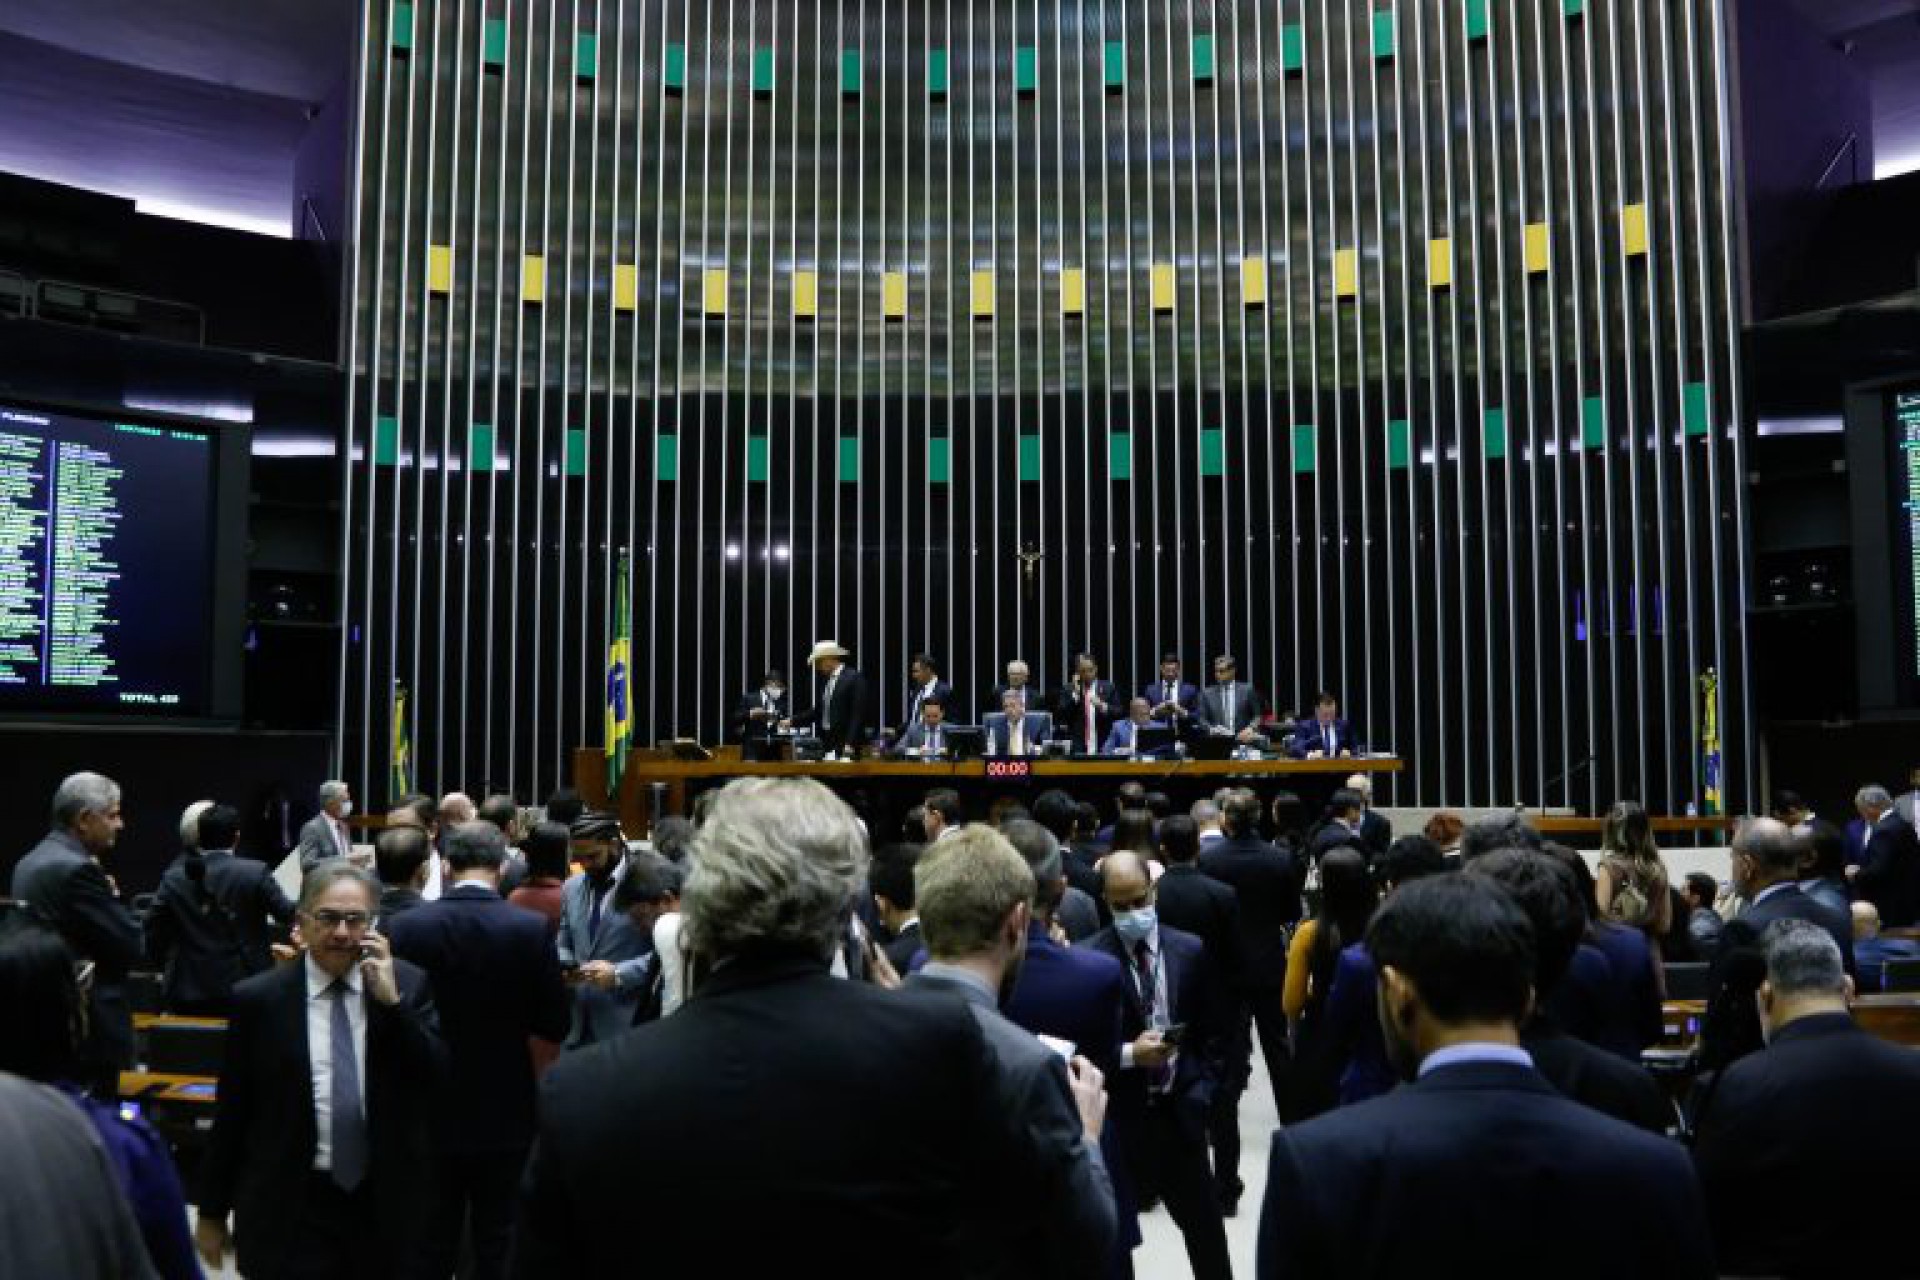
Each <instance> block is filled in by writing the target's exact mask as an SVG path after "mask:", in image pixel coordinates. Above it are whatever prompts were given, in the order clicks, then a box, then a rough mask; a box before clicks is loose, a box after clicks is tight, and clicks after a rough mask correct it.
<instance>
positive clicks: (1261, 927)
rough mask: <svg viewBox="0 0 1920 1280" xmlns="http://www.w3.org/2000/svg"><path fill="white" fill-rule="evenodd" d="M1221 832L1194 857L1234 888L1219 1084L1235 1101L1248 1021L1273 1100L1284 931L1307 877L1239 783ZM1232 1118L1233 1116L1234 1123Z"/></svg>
mask: <svg viewBox="0 0 1920 1280" xmlns="http://www.w3.org/2000/svg"><path fill="white" fill-rule="evenodd" d="M1221 824H1222V827H1223V828H1224V829H1225V831H1226V833H1227V834H1226V835H1225V837H1223V838H1222V839H1219V840H1216V841H1214V842H1213V845H1212V847H1211V848H1208V849H1207V850H1205V851H1204V852H1202V853H1201V855H1200V870H1202V871H1203V872H1205V873H1206V874H1207V875H1210V876H1212V877H1213V878H1214V879H1215V880H1218V881H1220V882H1221V883H1222V884H1224V885H1226V886H1227V887H1228V888H1230V889H1232V890H1233V896H1234V898H1235V900H1236V901H1237V902H1238V903H1239V906H1240V963H1239V966H1238V968H1237V971H1236V972H1237V974H1238V977H1239V989H1238V998H1239V999H1238V1003H1239V1009H1238V1011H1237V1012H1236V1014H1235V1015H1234V1017H1233V1020H1232V1039H1231V1041H1230V1045H1229V1048H1228V1051H1227V1053H1228V1057H1227V1071H1226V1078H1225V1081H1224V1085H1225V1088H1226V1089H1227V1091H1228V1092H1229V1094H1230V1096H1231V1097H1232V1098H1233V1105H1234V1107H1235V1108H1236V1114H1237V1108H1238V1107H1239V1104H1240V1095H1241V1094H1242V1093H1243V1092H1245V1090H1246V1087H1247V1079H1248V1062H1249V1059H1250V1056H1251V1054H1252V1052H1253V1046H1252V1041H1251V1039H1250V1037H1249V1035H1248V1029H1249V1023H1251V1024H1252V1027H1253V1028H1255V1029H1257V1030H1258V1033H1259V1036H1260V1051H1261V1053H1262V1054H1264V1055H1265V1056H1266V1059H1267V1071H1268V1074H1269V1075H1270V1076H1271V1077H1272V1079H1273V1083H1274V1105H1275V1106H1276V1107H1277V1106H1278V1105H1279V1102H1280V1096H1279V1086H1280V1083H1281V1081H1283V1080H1284V1079H1285V1078H1286V1070H1287V1063H1288V1061H1289V1057H1290V1055H1289V1054H1288V1051H1287V1016H1286V1012H1285V1010H1284V1009H1283V1008H1282V1007H1281V992H1282V988H1284V987H1285V985H1286V981H1287V931H1288V930H1289V929H1290V928H1292V927H1293V926H1294V925H1295V924H1298V923H1299V921H1300V889H1301V885H1302V883H1303V881H1304V879H1305V876H1304V873H1303V872H1302V870H1301V867H1300V860H1299V859H1298V858H1297V857H1295V856H1294V853H1293V851H1292V850H1291V849H1288V848H1286V847H1284V846H1281V845H1271V844H1268V843H1267V842H1266V841H1264V840H1262V839H1261V838H1260V832H1259V826H1260V797H1258V796H1256V795H1255V794H1254V793H1253V792H1251V791H1249V790H1247V789H1246V788H1244V787H1242V788H1239V789H1236V790H1234V791H1231V792H1229V793H1228V794H1227V797H1226V801H1225V803H1224V804H1223V805H1222V808H1221ZM1236 1123H1238V1121H1236Z"/></svg>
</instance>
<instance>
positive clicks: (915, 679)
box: [729, 640, 1364, 760]
mask: <svg viewBox="0 0 1920 1280" xmlns="http://www.w3.org/2000/svg"><path fill="white" fill-rule="evenodd" d="M852 656H853V655H852V654H851V653H850V652H849V651H848V650H847V649H846V648H845V647H844V646H842V645H840V644H838V643H836V642H834V641H832V640H822V641H820V642H819V643H818V644H816V645H814V647H813V649H812V651H811V652H809V653H808V655H807V664H808V665H809V666H810V667H811V668H813V670H814V671H815V673H816V674H817V675H818V676H819V677H820V680H821V685H820V690H819V695H818V697H817V698H816V699H815V702H814V705H813V706H812V707H810V708H808V709H807V710H805V711H801V712H798V713H796V712H795V711H794V710H793V705H792V694H791V691H790V690H789V689H788V687H787V681H786V677H785V676H784V675H783V674H782V673H781V672H780V671H778V670H777V669H769V670H768V671H767V672H766V673H765V674H764V675H763V677H762V678H761V682H760V685H759V687H758V688H755V689H752V690H749V691H748V692H747V693H745V694H742V695H741V697H740V699H739V701H738V703H737V704H736V705H735V707H734V711H733V716H732V719H731V722H730V726H729V727H730V731H731V733H732V735H733V737H734V739H735V740H736V741H738V742H739V743H741V745H742V750H743V753H744V754H745V756H746V758H748V759H759V758H762V757H763V756H765V755H766V754H767V753H768V752H769V751H771V750H772V743H773V742H774V741H775V740H776V738H777V737H778V736H779V735H780V734H782V733H790V734H805V735H809V736H811V738H812V740H813V742H814V743H815V744H817V746H818V749H819V750H821V751H823V752H824V753H826V754H827V755H829V756H838V755H851V754H857V753H859V752H861V751H865V750H870V749H875V750H879V751H882V752H885V753H888V754H891V755H894V756H901V757H912V758H927V759H932V758H938V757H941V756H944V755H947V754H949V751H950V746H949V738H950V737H951V736H952V735H951V732H950V731H951V730H952V729H954V728H956V727H959V726H966V727H968V728H973V727H977V728H978V729H979V730H980V731H981V739H980V741H981V747H980V749H981V750H982V751H983V752H984V753H985V754H987V755H991V756H1025V755H1040V754H1043V753H1044V752H1046V751H1047V750H1049V749H1053V750H1058V751H1063V752H1067V753H1070V754H1073V755H1105V756H1142V757H1157V756H1171V755H1174V754H1177V753H1178V752H1180V751H1181V750H1183V749H1184V744H1186V743H1188V742H1191V741H1193V740H1195V739H1196V738H1197V739H1215V740H1219V742H1220V744H1221V745H1223V746H1226V747H1228V748H1229V749H1237V750H1241V751H1246V752H1253V751H1259V752H1263V753H1272V754H1277V755H1285V756H1290V757H1292V758H1295V759H1303V760H1304V759H1320V758H1326V759H1340V758H1345V757H1353V756H1357V755H1360V754H1362V753H1363V752H1364V747H1363V746H1362V744H1361V742H1360V741H1359V739H1358V738H1357V737H1356V736H1355V731H1354V728H1353V726H1352V724H1350V723H1349V722H1348V721H1347V720H1346V719H1345V718H1343V717H1342V716H1341V715H1340V703H1339V699H1338V698H1337V697H1336V696H1335V695H1333V694H1331V693H1326V692H1322V693H1319V694H1316V695H1315V697H1314V699H1313V708H1312V711H1311V713H1309V714H1303V715H1301V716H1299V717H1295V716H1294V715H1293V714H1291V713H1289V712H1287V711H1286V710H1285V709H1284V708H1281V707H1276V706H1274V705H1272V703H1271V702H1270V701H1269V700H1268V699H1267V698H1265V697H1263V696H1262V695H1261V693H1260V691H1259V690H1258V689H1256V688H1255V687H1254V686H1253V685H1252V684H1250V683H1248V682H1247V681H1245V680H1243V679H1241V678H1240V673H1239V663H1238V661H1237V659H1235V658H1234V657H1233V656H1232V655H1231V654H1221V655H1218V656H1217V657H1215V658H1214V659H1213V662H1212V668H1211V669H1212V672H1213V679H1212V681H1211V682H1210V683H1208V684H1206V685H1204V686H1201V685H1195V684H1193V683H1192V682H1190V681H1189V680H1187V679H1186V678H1185V676H1184V675H1183V673H1182V667H1181V662H1180V656H1179V655H1178V654H1176V653H1167V654H1163V655H1161V658H1160V662H1159V665H1158V667H1157V668H1156V670H1155V674H1154V677H1153V678H1152V679H1150V680H1146V681H1143V682H1142V683H1141V685H1140V688H1139V691H1138V692H1137V693H1136V694H1134V695H1132V696H1131V697H1129V696H1127V695H1126V694H1124V693H1123V692H1122V691H1121V690H1120V689H1119V687H1118V686H1116V685H1115V684H1114V683H1113V681H1111V680H1109V679H1107V678H1106V677H1104V676H1103V675H1101V673H1100V662H1099V659H1098V658H1096V657H1095V656H1094V655H1092V654H1090V653H1079V654H1075V655H1074V657H1073V660H1072V661H1071V662H1070V663H1069V664H1068V672H1069V674H1068V678H1067V680H1066V681H1065V682H1064V683H1063V684H1062V685H1061V687H1060V688H1059V689H1057V690H1054V691H1052V692H1049V691H1048V690H1046V689H1043V688H1041V687H1040V686H1039V685H1037V684H1035V683H1034V682H1033V680H1032V674H1031V668H1030V667H1029V666H1028V665H1027V663H1026V662H1025V661H1023V660H1021V659H1018V658H1016V659H1014V660H1013V661H1011V662H1009V663H1007V665H1006V682H1005V683H1004V684H998V685H995V686H994V687H993V689H992V691H991V692H990V693H989V695H988V696H987V698H986V700H985V702H984V703H983V704H982V705H981V707H980V708H979V719H978V721H977V726H976V722H974V721H973V720H972V719H971V718H970V717H969V715H968V713H967V710H966V709H965V708H964V707H963V705H962V704H961V702H960V700H959V699H958V697H957V696H956V695H955V693H954V689H953V684H952V682H951V681H949V680H948V679H947V678H946V677H945V676H944V675H943V674H942V673H941V669H940V663H939V660H938V659H936V658H935V657H934V656H933V655H932V654H929V653H916V654H914V655H913V657H912V659H911V660H910V661H909V662H908V664H907V687H906V693H905V697H904V700H903V701H902V703H901V710H900V717H899V719H898V720H889V719H888V718H887V711H886V709H885V708H882V707H880V706H879V705H878V703H877V699H876V698H875V696H874V693H873V690H872V686H871V684H870V682H869V681H868V679H867V677H866V676H865V675H863V674H862V673H861V672H860V671H859V670H857V669H856V668H855V667H854V666H853V665H852V663H851V658H852ZM1142 730H1149V731H1152V732H1149V733H1146V734H1144V735H1143V734H1142V732H1141V731H1142Z"/></svg>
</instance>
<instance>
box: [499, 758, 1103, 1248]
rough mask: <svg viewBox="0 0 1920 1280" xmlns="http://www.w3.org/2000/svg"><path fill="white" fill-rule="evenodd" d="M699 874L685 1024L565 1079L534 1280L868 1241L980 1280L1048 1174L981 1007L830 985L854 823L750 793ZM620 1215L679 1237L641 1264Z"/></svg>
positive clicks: (536, 1183)
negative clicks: (976, 1245)
mask: <svg viewBox="0 0 1920 1280" xmlns="http://www.w3.org/2000/svg"><path fill="white" fill-rule="evenodd" d="M689 862H690V870H689V873H688V876H687V881H686V884H685V886H684V888H683V890H682V893H681V899H680V901H681V910H682V911H683V912H684V914H685V924H684V928H685V930H686V934H687V940H688V943H689V945H690V947H691V950H692V955H693V960H694V963H695V965H696V966H697V967H698V968H699V969H700V970H702V971H704V973H705V975H706V976H705V978H704V980H703V981H702V982H701V983H700V984H699V985H698V986H697V987H696V988H695V990H694V993H693V995H692V996H691V998H689V999H688V1000H687V1002H686V1003H685V1004H684V1005H682V1006H681V1008H680V1010H679V1012H677V1013H675V1014H674V1016H673V1017H671V1018H664V1019H661V1020H659V1021H657V1022H649V1023H647V1024H645V1025H643V1026H640V1027H636V1028H634V1029H633V1030H632V1031H630V1032H627V1033H626V1034H623V1035H620V1036H617V1037H614V1038H612V1039H609V1040H606V1041H604V1042H602V1043H599V1044H596V1045H593V1046H590V1047H588V1048H585V1049H581V1050H579V1051H577V1052H575V1053H572V1054H569V1055H567V1056H565V1057H563V1058H562V1059H561V1060H560V1061H559V1062H558V1063H557V1064H556V1065H555V1066H554V1068H553V1070H552V1071H551V1072H549V1073H548V1075H547V1077H546V1081H545V1083H544V1085H543V1087H542V1096H541V1106H540V1127H539V1135H538V1139H537V1143H536V1145H535V1148H534V1152H533V1156H532V1159H531V1160H530V1162H529V1164H528V1168H527V1174H526V1178H525V1180H524V1183H523V1187H522V1195H521V1205H520V1213H519V1222H518V1227H517V1232H516V1242H515V1256H514V1263H513V1272H514V1274H515V1275H518V1276H524V1277H529V1278H531V1277H545V1276H557V1275H594V1274H604V1275H623V1274H626V1273H627V1272H629V1271H631V1270H632V1268H633V1265H634V1260H635V1257H636V1256H637V1255H636V1254H635V1253H634V1250H635V1248H636V1247H638V1248H640V1249H641V1250H642V1251H643V1256H644V1258H645V1265H646V1269H647V1273H648V1274H649V1275H652V1276H695V1275H700V1276H705V1275H776V1274H777V1275H826V1274H836V1273H838V1272H840V1271H843V1270H845V1268H846V1265H847V1260H848V1257H849V1254H848V1252H847V1251H848V1249H849V1248H850V1247H854V1246H853V1245H852V1244H851V1243H850V1242H856V1241H857V1242H858V1245H857V1248H858V1250H859V1252H860V1253H861V1254H862V1255H863V1256H871V1257H912V1258H913V1259H915V1263H916V1267H917V1269H918V1270H919V1271H920V1272H921V1274H922V1275H931V1276H958V1275H962V1274H966V1275H973V1274H978V1272H977V1270H974V1269H971V1268H972V1263H973V1261H974V1260H976V1258H977V1255H975V1254H974V1253H973V1251H972V1249H971V1247H970V1246H969V1244H968V1242H969V1241H972V1240H975V1239H977V1238H978V1237H979V1234H980V1233H981V1232H982V1231H983V1230H985V1229H986V1226H987V1224H986V1223H985V1222H984V1221H983V1215H984V1214H985V1213H988V1212H992V1213H996V1214H998V1213H1015V1212H1019V1211H1021V1210H1022V1209H1024V1208H1025V1206H1019V1205H1016V1204H1013V1203H1010V1202H1011V1200H1012V1199H1013V1197H1012V1194H1011V1193H1010V1192H1009V1190H1008V1188H1011V1187H1017V1186H1022V1185H1029V1184H1030V1183H1031V1182H1032V1181H1033V1178H1034V1177H1035V1176H1036V1175H1035V1172H1034V1171H1032V1170H1028V1169H1026V1168H1024V1164H1025V1163H1026V1162H1029V1161H1031V1160H1032V1159H1033V1156H1032V1155H1031V1154H1030V1150H1029V1148H1028V1147H1027V1146H1025V1145H1023V1144H1022V1143H1021V1141H1020V1140H1019V1139H1020V1135H1018V1134H1016V1133H1014V1132H1012V1128H1013V1126H1011V1125H1010V1124H1009V1123H1008V1121H1007V1118H1006V1117H1005V1116H1004V1115H1003V1114H1000V1113H999V1109H998V1105H997V1099H998V1097H999V1094H998V1092H997V1086H998V1084H999V1083H1000V1077H999V1074H998V1069H997V1062H996V1059H995V1057H994V1055H993V1053H992V1051H991V1049H990V1048H989V1047H988V1044H987V1042H986V1040H985V1038H984V1036H983V1034H982V1031H981V1028H980V1024H979V1023H978V1022H977V1021H976V1020H975V1019H974V1017H973V1015H972V1014H971V1013H970V1012H969V1010H968V1007H967V1005H966V1003H965V1002H964V1001H962V1000H960V999H958V998H955V997H953V996H949V995H937V994H923V995H921V996H919V997H917V998H916V997H914V996H910V995H907V994H903V993H898V992H890V991H886V990H883V989H881V988H879V987H876V986H873V985H870V984H868V983H864V982H842V981H838V980H836V979H834V978H833V977H831V976H830V974H829V965H830V962H831V958H832V955H833V953H834V950H835V948H836V946H837V945H838V942H839V939H840V937H841V934H842V930H843V928H844V926H845V922H846V920H847V917H848V914H849V913H850V912H851V910H852V908H853V895H854V893H855V891H856V887H857V885H858V884H859V882H860V877H861V874H862V872H863V871H864V869H865V866H866V863H867V844H866V837H865V835H864V834H863V833H862V831H861V828H860V824H859V822H858V821H857V820H856V819H855V818H854V816H853V813H852V811H851V810H849V809H848V808H847V807H846V805H844V804H843V803H841V802H840V800H838V799H837V798H836V797H835V796H834V795H833V794H832V793H831V792H830V791H828V790H827V789H826V788H825V787H823V786H821V785H820V784H819V783H817V782H813V781H810V780H805V779H790V778H757V779H741V780H739V781H735V782H732V783H729V784H728V785H727V786H726V787H724V788H723V789H721V790H720V791H719V792H718V793H716V794H715V796H714V800H713V804H712V807H711V809H710V810H709V812H708V814H707V817H706V820H705V821H704V822H703V823H702V824H701V826H700V829H699V833H698V835H697V836H696V837H695V838H694V842H693V848H692V851H691V853H690V855H689ZM616 1188H617V1190H618V1195H617V1204H616V1203H615V1202H614V1201H610V1200H609V1199H608V1198H607V1197H608V1196H609V1195H613V1194H614V1189H616ZM610 1205H612V1206H613V1208H614V1211H615V1212H621V1211H623V1207H624V1211H628V1212H631V1211H633V1210H634V1209H635V1208H636V1207H637V1208H638V1211H640V1212H642V1213H643V1214H644V1215H645V1220H646V1221H647V1222H650V1223H656V1224H662V1226H663V1229H661V1230H658V1231H654V1230H647V1231H645V1233H644V1235H645V1240H644V1244H641V1245H638V1246H636V1244H635V1240H636V1238H637V1237H635V1236H634V1235H633V1234H632V1233H631V1232H628V1231H620V1230H613V1231H610V1230H608V1229H607V1225H608V1218H607V1214H608V1212H609V1206H610ZM1092 1261H1094V1262H1095V1264H1096V1265H1098V1264H1099V1263H1100V1262H1103V1261H1104V1260H1103V1259H1094V1260H1092ZM1021 1265H1023V1260H1021V1259H1008V1260H1007V1261H1006V1266H1007V1268H1008V1269H1009V1274H1013V1273H1017V1271H1018V1268H1019V1267H1020V1266H1021Z"/></svg>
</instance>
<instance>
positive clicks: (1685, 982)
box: [1667, 962, 1712, 1000]
mask: <svg viewBox="0 0 1920 1280" xmlns="http://www.w3.org/2000/svg"><path fill="white" fill-rule="evenodd" d="M1711 967H1712V966H1710V965H1708V964H1705V963H1704V962H1702V963H1687V964H1670V965H1668V966H1667V999H1669V1000H1705V999H1706V998H1707V997H1708V996H1710V995H1711V994H1712V992H1711V991H1710V990H1709V989H1708V987H1709V981H1708V971H1709V970H1710V969H1711Z"/></svg>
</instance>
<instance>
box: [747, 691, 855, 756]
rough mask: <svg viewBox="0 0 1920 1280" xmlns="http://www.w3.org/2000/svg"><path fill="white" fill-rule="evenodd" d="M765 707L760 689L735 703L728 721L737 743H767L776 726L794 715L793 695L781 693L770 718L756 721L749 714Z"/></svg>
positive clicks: (785, 692) (786, 692)
mask: <svg viewBox="0 0 1920 1280" xmlns="http://www.w3.org/2000/svg"><path fill="white" fill-rule="evenodd" d="M835 692H838V690H835ZM765 705H766V704H765V702H764V701H762V699H761V696H760V690H758V689H749V690H748V691H747V692H745V693H743V694H741V695H740V700H739V701H738V702H736V703H734V706H733V715H732V717H731V718H730V719H729V720H728V721H727V728H728V731H729V733H730V734H731V735H732V737H733V740H734V741H735V742H742V743H744V742H765V741H766V740H767V738H768V737H770V736H771V735H772V733H773V728H774V726H775V725H777V724H779V723H780V722H781V721H782V720H785V719H787V718H789V717H790V716H792V715H793V694H792V692H791V691H790V690H787V689H782V690H781V691H780V696H779V697H778V698H775V699H774V700H773V715H772V716H771V717H770V718H769V717H763V718H761V719H759V720H755V719H754V718H753V717H752V715H750V714H749V713H750V712H752V711H753V710H755V709H756V708H758V707H762V706H765Z"/></svg>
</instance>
